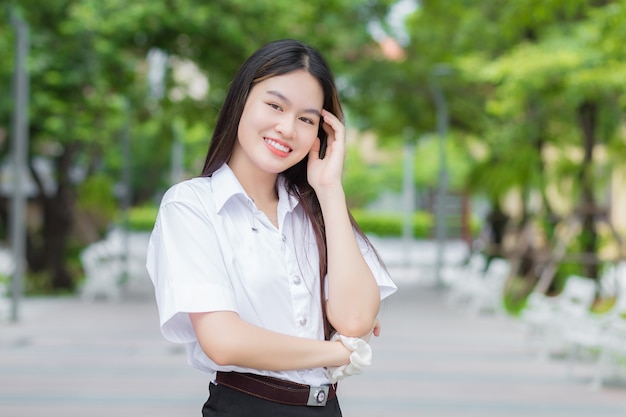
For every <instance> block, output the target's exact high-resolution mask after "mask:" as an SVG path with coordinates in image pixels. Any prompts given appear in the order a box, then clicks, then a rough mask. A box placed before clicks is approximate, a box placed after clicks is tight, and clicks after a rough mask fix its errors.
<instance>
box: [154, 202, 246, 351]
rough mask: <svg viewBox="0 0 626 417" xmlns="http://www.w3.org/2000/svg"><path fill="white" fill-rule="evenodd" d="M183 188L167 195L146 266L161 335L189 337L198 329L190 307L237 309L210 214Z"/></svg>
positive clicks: (186, 340) (184, 339) (182, 339)
mask: <svg viewBox="0 0 626 417" xmlns="http://www.w3.org/2000/svg"><path fill="white" fill-rule="evenodd" d="M179 191H180V190H178V191H176V192H175V191H172V190H170V191H169V192H168V193H166V195H165V196H164V198H163V202H162V204H161V207H160V208H159V214H158V216H157V220H156V224H155V227H154V229H153V231H152V234H151V237H150V242H149V245H148V254H147V261H146V267H147V269H148V273H149V274H150V278H151V279H152V282H153V284H154V287H155V297H156V301H157V306H158V310H159V320H160V326H161V332H162V333H163V336H164V337H165V338H166V339H168V340H170V341H172V342H178V343H189V342H193V341H195V340H196V335H195V332H194V330H193V326H192V324H191V320H190V319H189V315H188V313H192V312H208V311H236V310H237V309H236V303H235V297H234V293H233V289H232V285H231V283H230V280H229V275H228V273H227V271H226V267H225V264H224V260H223V259H222V254H221V251H220V245H219V242H218V236H217V233H216V231H215V228H214V225H213V223H212V222H211V219H210V216H209V214H208V213H207V212H206V209H205V208H204V206H203V205H202V204H201V203H200V202H199V201H197V199H196V201H194V199H193V198H190V196H189V195H185V193H180V192H179ZM181 194H182V195H181Z"/></svg>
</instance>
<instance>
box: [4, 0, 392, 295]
mask: <svg viewBox="0 0 626 417" xmlns="http://www.w3.org/2000/svg"><path fill="white" fill-rule="evenodd" d="M391 3H392V2H391V0H378V1H360V0H322V1H319V2H309V3H299V4H297V5H296V4H294V3H293V2H291V1H289V0H272V1H269V0H261V1H255V2H250V1H247V0H222V1H213V2H206V1H200V0H169V1H162V2H155V1H149V0H137V1H133V2H127V1H124V0H52V1H48V2H40V1H36V0H19V1H9V2H7V3H5V5H6V6H8V7H5V8H3V9H0V47H1V48H2V50H3V51H7V53H6V54H5V55H4V56H5V57H7V58H8V59H7V60H5V61H4V63H3V65H1V66H0V85H2V86H5V87H6V90H7V91H10V85H11V78H10V77H11V73H12V66H11V65H12V64H11V59H12V56H13V50H12V42H13V37H14V35H13V33H12V31H11V28H10V26H9V25H8V22H9V19H8V12H9V8H13V9H15V10H17V11H18V12H20V13H22V15H23V16H24V18H25V20H26V21H27V22H28V24H29V26H30V36H31V55H30V58H29V70H30V77H31V94H32V97H31V106H30V137H31V141H30V150H29V155H30V160H31V162H32V161H33V157H34V156H35V155H37V156H43V157H46V158H48V159H49V160H50V161H52V166H53V169H54V172H53V177H54V181H55V183H56V189H55V190H53V191H51V192H50V191H46V190H45V189H44V187H43V184H44V181H43V178H41V173H40V172H38V171H37V170H35V169H34V168H33V169H31V171H32V175H33V178H34V181H35V183H36V184H37V185H38V187H39V193H38V195H37V197H36V198H35V199H34V200H33V201H32V204H34V205H35V206H36V207H37V208H38V209H39V211H40V212H41V213H42V219H41V221H40V222H31V227H30V228H29V236H28V266H29V269H30V271H31V272H34V273H42V272H46V273H47V274H49V276H50V287H51V288H53V289H71V288H73V286H74V285H75V283H76V280H75V277H72V276H71V274H70V272H69V271H68V268H67V267H66V256H67V253H68V245H70V244H72V242H73V241H76V240H77V239H78V241H82V242H86V241H89V240H91V239H93V237H94V236H97V235H98V232H101V227H102V226H101V225H102V222H103V219H102V216H103V215H105V216H106V215H109V214H108V213H109V212H108V210H106V209H104V208H105V207H107V206H106V205H104V206H102V205H100V206H99V205H98V203H97V202H96V201H88V200H90V199H94V198H95V197H94V195H93V193H91V192H89V191H87V189H86V188H87V185H86V184H85V186H84V187H81V188H78V185H79V184H81V183H82V182H83V181H84V180H85V178H88V177H90V176H92V175H95V174H98V175H105V176H108V177H109V178H111V179H112V180H113V181H109V182H107V181H98V182H97V184H98V190H100V191H99V194H100V193H108V194H109V197H107V196H102V195H99V196H98V199H100V200H101V202H102V201H110V200H109V198H111V197H113V196H117V197H119V194H116V189H117V190H118V191H119V189H120V187H119V185H125V184H120V178H121V177H122V172H123V170H124V169H125V164H127V163H128V161H127V159H125V158H127V154H126V153H125V151H124V147H123V142H122V139H123V137H124V135H125V134H127V135H128V136H127V137H128V138H130V141H131V146H130V155H132V159H131V163H132V167H131V168H132V178H133V184H132V187H131V190H130V192H131V195H132V197H133V198H134V200H133V202H140V201H139V199H146V198H151V197H152V196H153V195H154V193H155V191H156V190H157V189H158V188H160V187H161V188H162V187H165V186H166V185H167V184H168V181H169V175H168V173H167V172H165V171H164V170H163V167H166V166H169V163H170V153H171V145H172V141H173V136H174V134H173V131H174V129H175V128H182V129H183V130H184V131H183V132H182V134H181V135H180V136H181V137H182V140H184V141H187V142H188V143H189V144H190V145H191V150H190V152H187V155H188V158H189V159H190V160H191V161H190V165H191V166H194V162H193V161H194V160H196V159H202V158H203V154H204V152H205V150H206V147H207V145H208V143H207V141H208V137H209V134H210V130H211V125H212V121H213V120H214V118H215V116H216V114H217V111H218V110H219V105H220V103H221V102H222V100H223V98H224V95H225V92H226V90H227V88H228V84H229V82H230V79H231V78H232V76H233V75H234V73H235V71H236V69H237V68H238V66H239V65H240V64H241V63H242V61H243V60H244V59H245V58H246V57H247V56H248V55H249V54H250V53H251V52H252V51H253V50H255V49H256V48H258V47H259V46H260V45H261V44H263V43H266V42H268V41H271V40H274V39H277V38H285V37H292V38H299V39H301V40H303V41H305V42H309V43H311V44H313V45H316V46H317V47H318V48H319V49H321V50H322V51H323V52H324V53H325V55H326V56H327V57H328V59H329V62H330V64H331V66H333V67H334V69H335V70H336V72H337V73H338V74H341V73H342V72H343V71H346V70H349V69H350V68H353V67H355V66H358V63H359V62H360V61H361V60H362V59H370V56H371V55H372V53H374V52H372V51H375V50H376V49H377V45H376V43H375V42H373V41H372V39H371V37H370V36H369V34H368V32H367V24H368V22H369V21H371V20H373V19H377V18H379V16H383V15H384V14H385V13H386V11H387V9H388V7H389V5H390V4H391ZM154 48H158V49H159V50H161V51H163V52H164V53H165V54H167V56H168V58H169V60H168V64H169V66H168V67H167V68H166V76H165V83H166V85H165V89H164V93H163V94H162V95H161V96H158V95H154V94H152V95H151V92H150V90H149V88H148V81H147V77H148V71H149V67H148V65H147V61H146V57H147V54H148V52H149V51H151V50H154ZM176 68H178V69H181V68H182V69H183V70H185V69H186V70H189V68H191V69H192V70H193V71H195V74H196V78H198V77H199V78H200V79H202V78H203V79H204V80H205V81H206V83H207V86H208V87H209V89H208V90H207V91H205V93H204V94H195V93H197V90H196V91H195V93H194V91H193V90H190V89H189V88H187V89H186V90H185V89H184V88H183V87H185V85H184V84H185V82H188V80H184V79H183V80H181V79H180V77H179V78H177V77H176V74H175V72H176V71H175V69H176ZM194 68H195V69H194ZM344 87H345V86H344ZM181 88H182V90H181ZM181 91H182V94H181V93H180V92H181ZM175 92H178V93H175ZM10 119H11V99H10V96H9V95H2V96H1V97H0V140H3V139H4V138H5V137H7V134H8V127H9V126H10ZM176 126H178V127H176ZM187 131H189V132H191V134H190V135H189V136H187V135H186V134H185V133H186V132H187ZM5 143H6V141H2V142H0V145H2V148H0V150H1V151H2V152H3V153H4V155H6V153H7V151H8V148H7V147H6V145H5ZM197 172H199V171H197ZM115 183H118V187H117V188H116V189H107V184H115ZM78 202H80V203H78ZM95 208H98V210H97V211H98V212H97V215H96V216H95V217H94V209H95ZM5 214H6V211H5ZM3 217H5V218H6V216H3ZM96 217H97V218H98V219H99V220H98V221H94V218H96ZM77 225H80V227H77ZM77 233H79V234H77Z"/></svg>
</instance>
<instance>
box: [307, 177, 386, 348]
mask: <svg viewBox="0 0 626 417" xmlns="http://www.w3.org/2000/svg"><path fill="white" fill-rule="evenodd" d="M318 198H319V200H320V204H321V207H322V213H323V215H324V223H325V225H326V242H327V248H328V301H327V303H326V312H327V315H328V319H329V321H330V322H331V324H332V325H333V327H335V329H336V330H337V331H338V332H339V333H340V334H343V335H345V336H351V337H362V336H364V335H366V334H368V333H369V332H370V331H371V330H372V328H373V325H374V322H375V320H376V315H377V314H378V309H379V307H380V290H379V288H378V284H377V283H376V280H375V278H374V275H373V274H372V271H371V270H370V268H369V266H368V265H367V263H366V262H365V259H364V258H363V254H362V253H361V249H360V248H359V245H358V243H357V240H356V237H355V234H354V229H353V228H352V224H351V223H350V218H349V216H348V209H347V205H346V200H345V195H344V192H343V188H341V187H337V188H335V189H331V190H327V191H326V192H325V193H323V194H322V195H319V194H318Z"/></svg>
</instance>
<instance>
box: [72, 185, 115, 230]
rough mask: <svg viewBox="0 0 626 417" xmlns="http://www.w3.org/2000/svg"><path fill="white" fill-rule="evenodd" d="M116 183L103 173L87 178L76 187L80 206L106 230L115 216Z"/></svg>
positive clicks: (100, 227) (101, 228)
mask: <svg viewBox="0 0 626 417" xmlns="http://www.w3.org/2000/svg"><path fill="white" fill-rule="evenodd" d="M113 188H114V183H113V181H112V179H111V178H110V177H108V176H106V175H103V174H96V175H92V176H90V177H88V178H86V179H85V180H84V181H83V182H82V183H81V184H80V185H78V187H77V189H76V193H77V203H78V206H79V208H80V209H81V210H82V211H83V212H84V213H86V214H87V216H89V217H90V218H91V220H92V221H93V222H94V223H95V224H97V225H98V228H99V229H100V230H104V229H105V228H106V227H107V226H108V225H109V224H110V222H111V221H112V220H113V218H114V217H115V214H116V212H117V209H118V207H117V199H116V198H115V196H114V195H113Z"/></svg>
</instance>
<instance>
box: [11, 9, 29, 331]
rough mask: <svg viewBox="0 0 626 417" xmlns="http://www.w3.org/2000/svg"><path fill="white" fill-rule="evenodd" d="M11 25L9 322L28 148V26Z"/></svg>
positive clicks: (18, 282) (22, 231) (20, 260)
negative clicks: (11, 264)
mask: <svg viewBox="0 0 626 417" xmlns="http://www.w3.org/2000/svg"><path fill="white" fill-rule="evenodd" d="M11 24H12V25H13V26H14V27H15V32H16V34H17V36H16V44H15V49H16V54H15V75H14V81H13V95H14V100H15V108H14V110H13V126H12V133H11V140H12V159H13V200H12V205H11V247H12V250H13V260H14V263H15V265H14V270H13V280H12V285H11V292H12V296H13V303H12V308H11V320H12V321H15V322H16V321H18V319H19V308H18V306H19V300H20V297H21V296H22V291H23V281H24V269H25V262H26V259H25V258H26V256H25V254H26V227H25V221H24V211H25V210H24V209H25V207H26V190H25V188H26V187H25V181H24V177H23V175H22V173H23V172H28V170H27V160H28V155H27V149H28V95H29V79H28V71H27V69H26V57H27V56H28V49H29V39H28V25H27V24H26V22H24V20H23V19H22V18H21V17H20V16H18V14H17V13H16V12H14V11H13V12H12V13H11Z"/></svg>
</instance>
